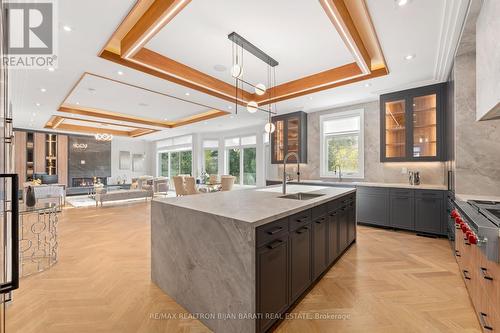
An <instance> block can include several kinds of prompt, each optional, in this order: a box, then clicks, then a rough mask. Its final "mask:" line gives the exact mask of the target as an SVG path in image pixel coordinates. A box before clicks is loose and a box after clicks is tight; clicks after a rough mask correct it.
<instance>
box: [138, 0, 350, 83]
mask: <svg viewBox="0 0 500 333" xmlns="http://www.w3.org/2000/svg"><path fill="white" fill-rule="evenodd" d="M233 31H234V32H236V33H238V34H240V35H241V36H243V37H244V38H245V39H247V40H248V41H249V42H251V43H252V44H254V45H255V46H257V47H258V48H260V49H261V50H262V51H264V52H265V53H267V54H268V55H270V56H271V57H273V58H274V59H275V60H277V61H278V62H279V65H278V66H276V79H277V83H278V84H280V83H283V82H287V81H291V80H295V79H299V78H301V77H304V76H307V75H311V74H315V73H318V72H321V71H324V70H328V69H331V68H334V67H338V66H341V65H344V64H347V63H351V62H354V60H353V57H352V55H351V54H350V52H349V50H348V49H347V48H346V47H345V44H344V43H343V41H342V40H341V38H340V36H339V34H338V33H337V30H335V27H334V26H333V24H332V23H331V21H330V19H329V18H328V16H327V15H326V13H325V12H324V10H323V8H322V6H321V4H320V2H319V1H311V0H293V1H289V0H272V1H269V0H254V1H248V0H231V1H227V0H211V1H196V0H195V1H191V2H190V3H189V4H188V5H187V6H186V7H185V8H184V9H183V10H182V11H181V12H180V13H179V14H178V15H177V16H176V17H175V18H174V19H173V20H172V21H171V22H170V23H168V24H167V25H166V26H165V27H164V28H163V29H162V30H161V31H160V32H159V33H158V34H157V35H156V36H155V37H154V38H153V39H152V40H151V41H150V42H149V43H148V44H147V45H146V47H147V48H149V49H151V50H153V51H155V52H158V53H160V54H162V55H165V56H167V57H169V58H172V59H174V60H176V61H178V62H180V63H183V64H185V65H187V66H190V67H193V68H195V69H197V70H199V71H201V72H203V73H206V74H208V75H211V76H214V77H216V78H218V79H220V80H223V81H226V82H228V83H234V79H233V78H232V77H231V73H230V68H231V64H232V61H231V57H232V44H233V43H232V42H231V41H230V40H229V39H228V38H227V35H228V34H230V33H231V32H233ZM217 65H223V66H224V67H225V68H227V70H226V71H222V72H221V71H217V70H216V69H215V68H214V67H215V66H217ZM243 76H244V79H245V80H246V81H249V82H251V83H253V84H256V83H258V82H262V83H266V82H267V65H266V64H264V63H263V62H262V61H261V60H259V59H258V58H256V57H255V56H253V55H251V54H249V53H248V52H245V53H244V57H243ZM245 88H248V87H245Z"/></svg>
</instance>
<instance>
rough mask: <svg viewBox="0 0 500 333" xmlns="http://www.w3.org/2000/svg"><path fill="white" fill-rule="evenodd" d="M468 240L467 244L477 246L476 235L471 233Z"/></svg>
mask: <svg viewBox="0 0 500 333" xmlns="http://www.w3.org/2000/svg"><path fill="white" fill-rule="evenodd" d="M468 238H469V243H471V244H477V236H476V235H474V234H472V233H471V234H470V235H469V237H468Z"/></svg>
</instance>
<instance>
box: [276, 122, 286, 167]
mask: <svg viewBox="0 0 500 333" xmlns="http://www.w3.org/2000/svg"><path fill="white" fill-rule="evenodd" d="M274 125H275V126H276V130H275V131H274V133H273V135H274V151H273V155H274V156H273V157H274V160H275V161H283V158H284V157H285V121H284V120H277V121H276V122H275V124H274Z"/></svg>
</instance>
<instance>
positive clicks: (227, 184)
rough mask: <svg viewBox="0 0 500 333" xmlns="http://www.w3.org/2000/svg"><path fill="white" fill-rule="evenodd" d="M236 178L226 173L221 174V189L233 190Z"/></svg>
mask: <svg viewBox="0 0 500 333" xmlns="http://www.w3.org/2000/svg"><path fill="white" fill-rule="evenodd" d="M235 179H236V178H235V177H234V176H230V175H226V176H221V177H220V180H221V191H231V189H232V188H233V185H234V180H235Z"/></svg>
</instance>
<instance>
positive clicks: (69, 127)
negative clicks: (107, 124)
mask: <svg viewBox="0 0 500 333" xmlns="http://www.w3.org/2000/svg"><path fill="white" fill-rule="evenodd" d="M58 129H59V130H60V131H68V132H80V133H99V134H112V135H117V136H129V132H128V131H120V130H114V129H107V128H99V127H92V126H82V125H73V124H64V123H63V124H61V125H60V126H59V128H58Z"/></svg>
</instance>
